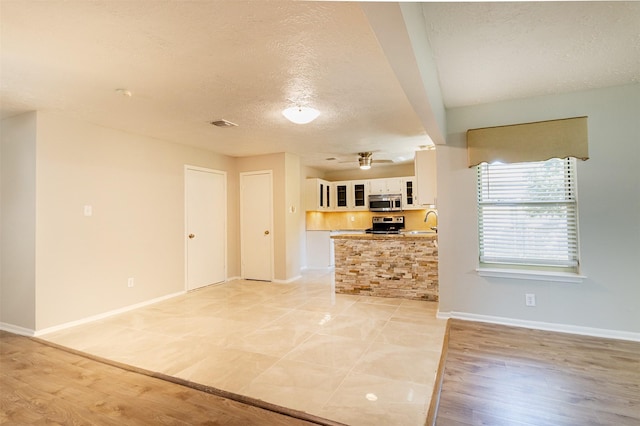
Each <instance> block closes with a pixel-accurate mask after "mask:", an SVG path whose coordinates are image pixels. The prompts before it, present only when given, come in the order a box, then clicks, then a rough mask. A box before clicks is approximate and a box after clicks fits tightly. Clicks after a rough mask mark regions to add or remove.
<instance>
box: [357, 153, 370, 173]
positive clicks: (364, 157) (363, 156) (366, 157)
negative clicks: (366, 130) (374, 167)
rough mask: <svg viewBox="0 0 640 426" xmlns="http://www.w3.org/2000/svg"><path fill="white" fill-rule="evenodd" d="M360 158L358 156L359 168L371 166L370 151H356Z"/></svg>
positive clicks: (367, 168) (365, 168)
mask: <svg viewBox="0 0 640 426" xmlns="http://www.w3.org/2000/svg"><path fill="white" fill-rule="evenodd" d="M358 155H359V156H360V158H358V164H360V170H369V169H370V168H371V153H370V152H360V153H358Z"/></svg>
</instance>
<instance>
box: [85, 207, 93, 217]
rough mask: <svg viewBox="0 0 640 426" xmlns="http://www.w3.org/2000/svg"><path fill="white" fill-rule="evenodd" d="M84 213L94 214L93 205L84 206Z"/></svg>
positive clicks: (86, 214)
mask: <svg viewBox="0 0 640 426" xmlns="http://www.w3.org/2000/svg"><path fill="white" fill-rule="evenodd" d="M84 215H85V216H91V215H93V207H91V206H84Z"/></svg>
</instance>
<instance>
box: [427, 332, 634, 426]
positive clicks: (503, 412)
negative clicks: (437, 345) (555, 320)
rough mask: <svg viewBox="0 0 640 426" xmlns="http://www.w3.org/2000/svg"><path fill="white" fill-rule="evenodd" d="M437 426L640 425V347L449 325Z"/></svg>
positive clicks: (616, 341) (566, 336)
mask: <svg viewBox="0 0 640 426" xmlns="http://www.w3.org/2000/svg"><path fill="white" fill-rule="evenodd" d="M436 425H438V426H454V425H455V426H465V425H492V426H493V425H496V426H499V425H509V426H518V425H536V426H544V425H553V426H562V425H571V426H574V425H580V426H585V425H616V426H622V425H624V426H634V425H640V343H638V342H629V341H620V340H611V339H600V338H593V337H585V336H577V335H571V334H563V333H553V332H546V331H540V330H529V329H524V328H515V327H506V326H500V325H494V324H483V323H475V322H467V321H460V320H451V323H450V335H449V345H448V351H447V358H446V364H445V370H444V381H443V385H442V391H441V394H440V403H439V406H438V411H437V417H436Z"/></svg>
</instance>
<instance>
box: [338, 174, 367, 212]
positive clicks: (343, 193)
mask: <svg viewBox="0 0 640 426" xmlns="http://www.w3.org/2000/svg"><path fill="white" fill-rule="evenodd" d="M332 185H333V190H334V191H333V192H334V194H335V195H334V199H335V202H334V205H333V207H332V210H367V209H368V208H369V205H368V203H367V199H368V196H369V182H368V181H367V180H357V181H340V182H333V183H332Z"/></svg>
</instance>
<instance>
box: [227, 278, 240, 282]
mask: <svg viewBox="0 0 640 426" xmlns="http://www.w3.org/2000/svg"><path fill="white" fill-rule="evenodd" d="M241 279H242V277H229V278H227V279H226V281H225V282H226V283H228V282H229V281H237V280H241Z"/></svg>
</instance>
